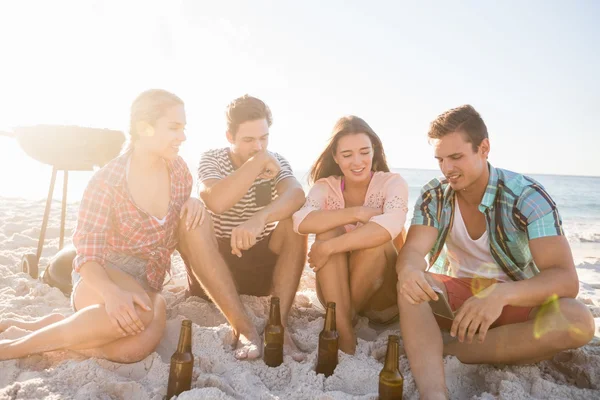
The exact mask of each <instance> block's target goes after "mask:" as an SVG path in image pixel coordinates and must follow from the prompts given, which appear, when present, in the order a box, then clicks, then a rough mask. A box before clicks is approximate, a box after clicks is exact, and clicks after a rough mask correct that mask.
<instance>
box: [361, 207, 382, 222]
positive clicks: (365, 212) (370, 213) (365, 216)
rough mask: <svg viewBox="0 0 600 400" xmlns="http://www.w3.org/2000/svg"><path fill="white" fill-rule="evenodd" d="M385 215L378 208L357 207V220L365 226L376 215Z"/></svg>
mask: <svg viewBox="0 0 600 400" xmlns="http://www.w3.org/2000/svg"><path fill="white" fill-rule="evenodd" d="M381 214H383V213H382V211H381V210H380V209H378V208H372V207H365V206H359V207H356V219H358V221H359V222H362V223H363V224H366V223H367V222H369V220H370V219H371V218H373V217H375V216H376V215H381Z"/></svg>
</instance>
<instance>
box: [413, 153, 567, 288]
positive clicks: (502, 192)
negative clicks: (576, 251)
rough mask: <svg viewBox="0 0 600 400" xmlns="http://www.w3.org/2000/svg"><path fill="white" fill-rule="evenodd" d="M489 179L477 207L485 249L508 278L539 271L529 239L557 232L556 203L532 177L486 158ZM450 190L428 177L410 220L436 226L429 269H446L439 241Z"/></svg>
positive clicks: (450, 207) (447, 224)
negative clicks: (486, 243) (482, 221)
mask: <svg viewBox="0 0 600 400" xmlns="http://www.w3.org/2000/svg"><path fill="white" fill-rule="evenodd" d="M488 167H489V171H490V178H489V181H488V185H487V188H486V190H485V194H484V195H483V199H482V200H481V203H480V204H479V211H480V212H481V213H482V214H483V215H485V220H486V226H487V231H488V235H489V238H490V253H491V255H492V257H493V258H494V260H495V261H496V263H497V264H498V265H499V266H500V267H501V268H502V269H503V270H504V272H505V273H506V274H507V275H508V276H509V277H510V278H511V279H513V280H515V281H517V280H523V279H528V278H531V277H533V276H535V275H537V274H538V273H539V269H538V268H537V266H536V265H535V263H534V262H533V257H532V256H531V251H530V250H529V240H532V239H536V238H540V237H546V236H562V235H564V231H563V228H562V220H561V218H560V215H559V213H558V209H557V208H556V204H555V203H554V201H553V200H552V198H551V197H550V195H549V194H548V193H547V192H546V190H545V189H544V188H543V187H542V185H540V184H539V183H538V182H536V181H535V180H533V179H531V178H529V177H527V176H525V175H520V174H517V173H514V172H511V171H507V170H503V169H500V168H494V167H493V166H492V165H491V164H489V163H488ZM454 203H455V202H454V190H452V188H451V187H450V185H449V184H448V181H447V180H446V179H437V178H436V179H433V180H431V181H430V182H429V183H428V184H427V185H425V186H424V187H423V189H422V190H421V195H420V196H419V199H418V200H417V203H416V205H415V209H414V216H413V219H412V222H411V225H424V226H432V227H434V228H436V229H437V230H438V236H437V240H436V243H435V245H434V246H433V248H432V249H431V252H430V253H429V266H430V269H432V270H433V271H434V272H437V273H442V274H448V262H447V260H446V256H445V252H444V251H443V249H444V243H445V242H446V237H447V236H448V232H449V231H450V228H451V227H452V223H453V220H454Z"/></svg>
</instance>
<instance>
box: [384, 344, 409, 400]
mask: <svg viewBox="0 0 600 400" xmlns="http://www.w3.org/2000/svg"><path fill="white" fill-rule="evenodd" d="M399 340H400V338H399V337H398V336H396V335H390V336H389V337H388V345H387V353H386V354H385V364H384V365H383V369H382V370H381V372H380V373H379V399H380V400H402V388H403V386H404V378H402V374H401V373H400V369H399V368H398V347H399V343H398V342H399Z"/></svg>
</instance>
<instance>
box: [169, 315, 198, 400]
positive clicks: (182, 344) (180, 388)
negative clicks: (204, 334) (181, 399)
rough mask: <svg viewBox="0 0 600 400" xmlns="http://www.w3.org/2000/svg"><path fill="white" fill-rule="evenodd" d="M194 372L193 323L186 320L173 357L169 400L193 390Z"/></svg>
mask: <svg viewBox="0 0 600 400" xmlns="http://www.w3.org/2000/svg"><path fill="white" fill-rule="evenodd" d="M193 371H194V354H192V321H190V320H187V319H186V320H183V321H182V322H181V331H180V332H179V343H178V344H177V350H176V351H175V353H173V355H172V356H171V370H170V371H169V385H168V387H167V399H170V398H171V397H173V396H178V395H179V394H181V393H182V392H185V391H186V390H190V389H191V386H192V372H193Z"/></svg>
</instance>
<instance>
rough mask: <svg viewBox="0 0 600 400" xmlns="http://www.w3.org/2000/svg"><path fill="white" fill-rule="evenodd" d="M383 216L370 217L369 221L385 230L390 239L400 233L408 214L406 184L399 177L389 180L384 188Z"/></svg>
mask: <svg viewBox="0 0 600 400" xmlns="http://www.w3.org/2000/svg"><path fill="white" fill-rule="evenodd" d="M383 195H384V203H383V214H381V215H376V216H374V217H372V218H371V219H370V220H369V221H370V222H375V223H376V224H378V225H380V226H381V227H383V228H384V229H385V230H387V231H388V232H389V234H390V236H391V238H392V240H393V239H395V238H396V236H398V235H399V234H400V232H402V228H404V223H405V222H406V214H407V213H408V184H407V183H406V181H405V180H404V178H402V177H401V176H400V175H395V176H394V177H393V178H391V179H390V180H389V181H388V182H387V183H386V186H385V188H384V193H383Z"/></svg>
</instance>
